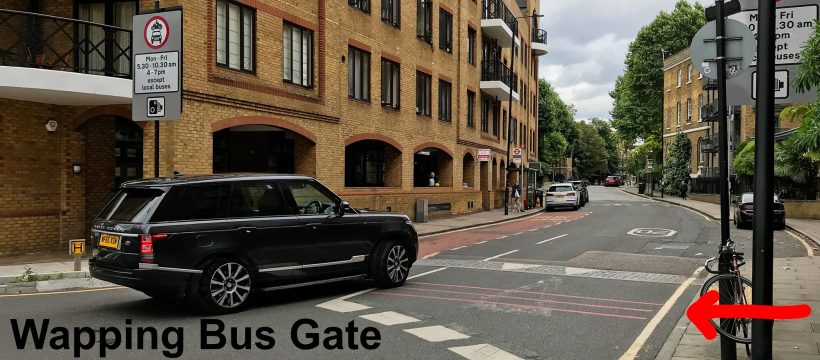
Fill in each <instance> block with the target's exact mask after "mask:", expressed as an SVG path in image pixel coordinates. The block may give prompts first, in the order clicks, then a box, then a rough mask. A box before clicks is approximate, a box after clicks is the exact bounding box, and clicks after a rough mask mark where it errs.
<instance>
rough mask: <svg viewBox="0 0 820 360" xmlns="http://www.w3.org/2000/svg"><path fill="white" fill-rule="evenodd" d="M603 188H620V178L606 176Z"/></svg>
mask: <svg viewBox="0 0 820 360" xmlns="http://www.w3.org/2000/svg"><path fill="white" fill-rule="evenodd" d="M604 186H615V187H618V186H621V178H620V177H618V176H607V177H606V180H604Z"/></svg>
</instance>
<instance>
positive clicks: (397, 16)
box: [382, 0, 401, 27]
mask: <svg viewBox="0 0 820 360" xmlns="http://www.w3.org/2000/svg"><path fill="white" fill-rule="evenodd" d="M382 21H384V22H385V23H387V24H388V25H392V26H395V27H400V26H401V0H382Z"/></svg>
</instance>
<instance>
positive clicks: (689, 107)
mask: <svg viewBox="0 0 820 360" xmlns="http://www.w3.org/2000/svg"><path fill="white" fill-rule="evenodd" d="M686 123H687V124H691V123H692V99H691V98H689V99H686Z"/></svg>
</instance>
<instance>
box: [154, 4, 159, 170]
mask: <svg viewBox="0 0 820 360" xmlns="http://www.w3.org/2000/svg"><path fill="white" fill-rule="evenodd" d="M159 10H160V7H159V0H154V11H156V12H159ZM154 177H159V120H154Z"/></svg>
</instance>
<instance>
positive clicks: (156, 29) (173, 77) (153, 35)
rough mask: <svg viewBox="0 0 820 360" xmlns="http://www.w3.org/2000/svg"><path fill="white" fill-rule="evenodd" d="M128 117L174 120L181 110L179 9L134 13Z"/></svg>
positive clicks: (143, 119)
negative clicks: (131, 92) (130, 114)
mask: <svg viewBox="0 0 820 360" xmlns="http://www.w3.org/2000/svg"><path fill="white" fill-rule="evenodd" d="M131 44H132V46H133V53H134V58H133V61H132V63H133V68H132V73H133V74H134V91H133V94H134V96H133V100H132V104H131V113H132V119H133V120H134V121H145V120H176V119H179V116H180V114H181V113H182V9H176V10H171V11H162V12H153V13H148V14H140V15H134V27H133V35H132V40H131Z"/></svg>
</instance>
